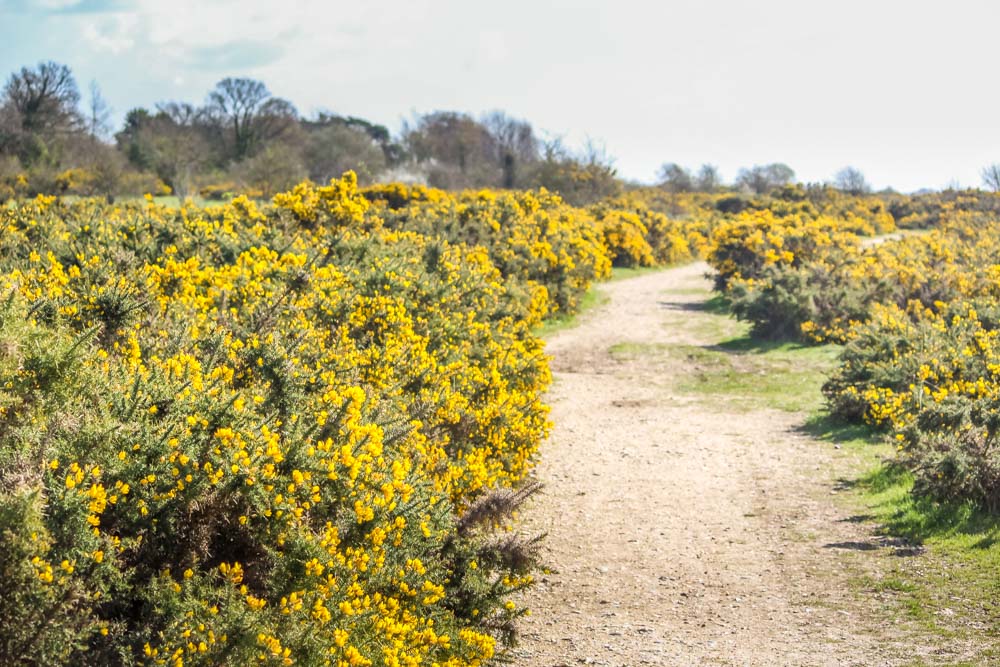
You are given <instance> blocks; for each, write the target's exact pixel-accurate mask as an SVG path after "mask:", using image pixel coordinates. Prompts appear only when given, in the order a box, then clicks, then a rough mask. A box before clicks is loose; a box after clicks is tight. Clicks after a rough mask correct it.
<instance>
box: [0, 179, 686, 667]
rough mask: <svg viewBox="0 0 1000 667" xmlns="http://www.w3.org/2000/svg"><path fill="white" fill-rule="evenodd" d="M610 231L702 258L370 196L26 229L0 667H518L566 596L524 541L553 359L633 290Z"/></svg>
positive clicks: (563, 214) (640, 224) (9, 323)
mask: <svg viewBox="0 0 1000 667" xmlns="http://www.w3.org/2000/svg"><path fill="white" fill-rule="evenodd" d="M646 216H647V218H649V217H650V216H651V217H653V218H656V216H654V215H652V214H651V213H647V214H646ZM611 218H615V219H617V220H619V221H621V220H624V221H626V222H625V223H624V224H626V225H627V226H628V228H629V230H630V231H629V233H630V234H631V233H632V232H635V233H638V234H639V236H636V237H634V238H631V237H630V238H631V240H628V241H623V243H622V248H628V247H641V248H643V254H642V256H641V258H640V259H641V261H643V262H650V261H657V258H664V257H672V258H682V257H683V256H685V253H686V250H684V248H685V246H684V244H683V243H682V241H681V240H679V239H680V237H675V236H673V235H672V232H670V231H669V230H670V224H669V223H668V222H666V221H665V219H664V220H659V219H656V220H655V221H656V223H657V225H658V226H656V227H655V228H656V229H657V230H658V231H657V232H656V234H659V236H656V235H653V234H651V233H650V227H648V226H646V223H645V222H644V221H643V219H641V218H640V217H639V214H638V213H634V212H625V213H623V214H622V215H620V216H616V215H615V214H612V213H601V214H600V215H599V216H598V214H595V213H592V212H590V211H584V210H582V209H576V208H573V207H570V206H567V205H566V204H564V203H563V202H562V201H561V200H560V199H559V198H558V197H555V196H553V195H550V194H547V193H545V192H539V193H492V192H478V193H466V194H461V195H449V194H445V193H442V192H440V191H435V190H429V189H426V188H406V187H403V186H384V187H378V188H372V189H369V190H366V191H360V190H359V189H358V187H357V182H356V179H354V178H353V175H351V174H348V175H345V177H344V178H343V179H339V180H334V181H332V182H331V183H330V184H328V185H326V186H316V185H313V184H309V183H305V184H302V185H299V186H296V187H295V188H293V189H292V190H290V191H288V192H285V193H281V194H279V195H277V196H276V197H275V198H274V202H273V204H272V205H267V206H259V205H257V204H255V203H254V202H252V201H250V200H248V199H246V198H244V197H240V198H237V199H235V200H233V201H232V202H231V203H229V204H226V205H220V206H213V207H208V208H204V209H199V208H195V207H190V206H186V207H183V208H181V209H170V208H166V207H161V206H157V205H155V204H153V203H152V201H151V200H150V201H147V202H142V203H136V204H127V205H120V206H111V205H108V204H105V203H103V202H97V201H93V200H81V201H77V202H74V203H64V202H60V201H59V200H57V199H56V198H54V197H47V196H39V197H37V198H36V199H34V200H28V201H24V200H22V201H18V202H16V203H14V204H12V205H9V206H7V207H5V208H3V209H0V227H2V235H0V572H2V577H3V581H4V584H5V595H4V596H3V597H2V600H0V663H3V664H39V665H51V664H111V665H114V664H121V665H131V664H169V665H183V664H206V665H208V664H211V665H218V664H231V665H245V664H251V663H261V664H279V665H290V664H301V665H323V664H329V665H418V664H439V665H450V666H453V667H457V666H459V665H480V664H485V663H487V662H489V661H492V660H494V659H498V658H501V657H502V656H503V653H504V649H505V648H506V647H507V646H509V645H510V643H511V642H512V641H513V638H514V622H515V621H516V619H517V618H518V617H519V616H520V615H522V614H523V613H524V612H525V610H524V609H522V608H521V607H519V606H518V605H517V604H515V602H514V601H512V599H511V597H512V595H513V594H514V593H515V592H517V591H518V590H520V589H522V588H523V587H525V586H527V585H530V583H531V581H532V573H533V572H534V571H535V570H536V569H537V567H538V564H537V557H536V545H537V539H536V538H527V537H522V536H520V535H519V534H517V533H516V532H511V531H510V529H509V526H508V524H509V520H510V517H511V515H512V514H513V513H514V512H515V511H516V510H517V508H518V507H519V506H520V505H521V504H522V503H523V502H524V501H525V499H526V498H527V497H529V496H530V495H532V494H533V493H534V492H535V491H536V490H537V486H536V485H534V484H532V483H530V482H529V481H527V476H528V473H529V472H530V470H531V468H532V465H533V463H534V460H535V456H536V451H537V447H538V444H539V442H540V441H541V440H542V439H543V438H544V437H545V435H546V434H547V432H548V429H549V423H548V421H547V413H548V409H547V407H546V406H545V405H544V404H543V402H542V395H543V393H544V391H545V390H546V388H547V387H548V385H549V383H550V381H551V377H550V374H549V369H548V363H547V359H546V357H545V355H544V353H543V348H542V343H541V342H540V341H539V340H538V339H537V338H536V337H535V336H534V335H533V334H532V333H531V331H532V328H533V327H535V326H537V325H538V324H539V323H540V322H541V320H542V318H543V317H545V316H546V315H548V314H551V313H554V312H560V311H572V310H573V308H574V307H575V305H576V304H577V303H578V301H579V299H580V297H581V296H582V294H583V293H584V292H585V291H586V289H587V288H588V287H589V285H590V282H591V281H593V280H595V279H599V278H601V277H604V276H606V275H607V274H608V272H609V270H610V266H611V260H612V258H613V257H616V256H617V255H616V253H617V252H619V251H620V249H614V250H613V249H612V248H611V247H609V246H608V245H607V243H606V241H607V239H609V238H611V237H612V235H611V234H609V232H608V231H607V230H608V229H609V228H610V227H611V225H612V224H615V225H618V224H619V222H615V223H611V222H604V223H602V222H601V221H607V220H608V219H611ZM602 225H603V226H602ZM665 230H666V231H665ZM642 233H645V234H646V236H642ZM657 239H667V241H664V243H666V244H672V245H671V249H669V250H667V249H665V246H664V245H661V244H660V242H659V241H658V240H657ZM651 241H652V242H653V244H655V245H653V244H651ZM682 250H683V252H682ZM650 257H652V259H651V258H650Z"/></svg>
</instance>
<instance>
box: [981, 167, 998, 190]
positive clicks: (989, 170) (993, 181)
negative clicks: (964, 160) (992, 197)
mask: <svg viewBox="0 0 1000 667" xmlns="http://www.w3.org/2000/svg"><path fill="white" fill-rule="evenodd" d="M980 174H981V175H982V177H983V185H985V186H986V187H988V188H989V189H990V190H992V191H993V192H1000V164H998V163H994V164H990V165H987V166H985V167H983V169H982V171H981V172H980Z"/></svg>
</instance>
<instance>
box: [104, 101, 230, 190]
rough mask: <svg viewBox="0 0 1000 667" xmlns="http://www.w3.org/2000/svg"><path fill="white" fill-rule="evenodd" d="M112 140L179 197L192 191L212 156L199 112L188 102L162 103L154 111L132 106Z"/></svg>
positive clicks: (141, 168)
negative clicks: (120, 129)
mask: <svg viewBox="0 0 1000 667" xmlns="http://www.w3.org/2000/svg"><path fill="white" fill-rule="evenodd" d="M115 140H116V141H117V142H118V148H119V150H121V151H122V152H123V153H124V154H125V156H126V158H127V159H128V161H129V162H130V163H131V164H132V165H133V166H135V167H137V168H138V169H140V170H143V171H145V170H152V171H153V172H154V173H155V174H156V175H157V176H158V177H159V178H160V179H161V180H163V181H164V182H165V183H167V184H168V185H169V186H170V187H171V188H172V189H173V190H174V192H175V193H176V194H177V196H178V197H180V198H182V199H183V198H184V197H187V196H188V195H190V194H193V192H194V190H195V185H196V180H197V176H198V174H199V172H200V171H201V170H202V169H203V168H204V167H205V165H207V164H209V163H211V162H212V158H213V155H212V147H211V145H210V143H209V141H208V139H207V138H206V127H205V126H204V124H203V123H202V115H201V114H200V112H199V111H198V110H197V109H195V108H194V107H193V106H191V105H190V104H181V103H175V102H171V103H167V104H161V105H160V106H159V107H158V108H157V113H156V115H153V114H151V113H150V112H149V111H147V110H146V109H132V110H131V111H129V112H128V114H127V115H126V116H125V127H124V128H123V129H122V131H121V132H119V133H118V134H117V135H115Z"/></svg>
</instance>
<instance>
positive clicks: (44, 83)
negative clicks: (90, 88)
mask: <svg viewBox="0 0 1000 667" xmlns="http://www.w3.org/2000/svg"><path fill="white" fill-rule="evenodd" d="M3 101H4V104H5V105H6V104H9V105H11V107H12V108H13V109H14V111H15V112H16V113H17V114H18V116H19V118H20V121H21V127H22V129H23V130H24V131H25V132H37V133H45V132H52V131H59V130H65V129H72V128H75V127H77V126H78V125H79V112H78V111H77V105H78V104H79V103H80V92H79V90H78V89H77V87H76V80H75V79H74V78H73V73H72V72H71V71H70V69H69V67H67V66H66V65H59V64H57V63H54V62H46V63H41V64H39V65H38V67H37V68H36V69H29V68H27V67H22V68H21V71H20V72H16V73H14V74H11V75H10V78H9V79H8V80H7V85H6V86H5V87H4V94H3Z"/></svg>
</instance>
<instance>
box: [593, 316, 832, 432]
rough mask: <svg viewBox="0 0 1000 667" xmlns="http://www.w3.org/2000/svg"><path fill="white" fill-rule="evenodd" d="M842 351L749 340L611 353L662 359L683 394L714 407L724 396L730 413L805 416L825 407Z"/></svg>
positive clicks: (625, 347) (623, 348) (630, 347)
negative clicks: (824, 391) (672, 368)
mask: <svg viewBox="0 0 1000 667" xmlns="http://www.w3.org/2000/svg"><path fill="white" fill-rule="evenodd" d="M699 327H700V328H709V327H707V326H706V327H701V325H699ZM838 352H839V350H838V348H836V347H835V346H822V347H809V346H803V345H798V344H795V343H787V342H785V343H763V342H760V341H757V340H755V339H753V338H750V337H748V336H740V337H736V338H730V339H728V340H723V341H721V342H720V343H718V344H716V345H706V346H698V345H641V344H635V343H624V344H619V345H614V346H612V347H611V349H610V353H611V355H612V356H613V357H615V358H617V359H620V360H623V361H624V360H635V359H637V358H640V357H644V358H650V359H652V360H656V359H657V358H659V359H660V360H661V361H663V362H664V363H667V364H671V363H672V364H673V365H678V366H680V368H681V370H680V371H679V372H677V374H676V375H677V383H676V388H677V389H678V390H679V391H682V392H684V393H688V394H697V395H702V396H704V397H705V398H706V399H709V400H710V401H712V402H716V401H718V399H719V398H720V397H725V398H726V399H727V400H726V407H727V409H731V408H734V407H736V408H741V409H744V410H751V409H756V408H761V407H764V408H772V409H776V410H785V411H789V412H807V411H811V410H816V409H818V408H819V407H820V406H821V405H822V396H821V394H820V387H821V386H822V384H823V382H824V380H825V378H826V375H827V373H828V372H829V371H830V370H831V369H832V368H833V366H834V363H835V360H836V357H837V354H838Z"/></svg>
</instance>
